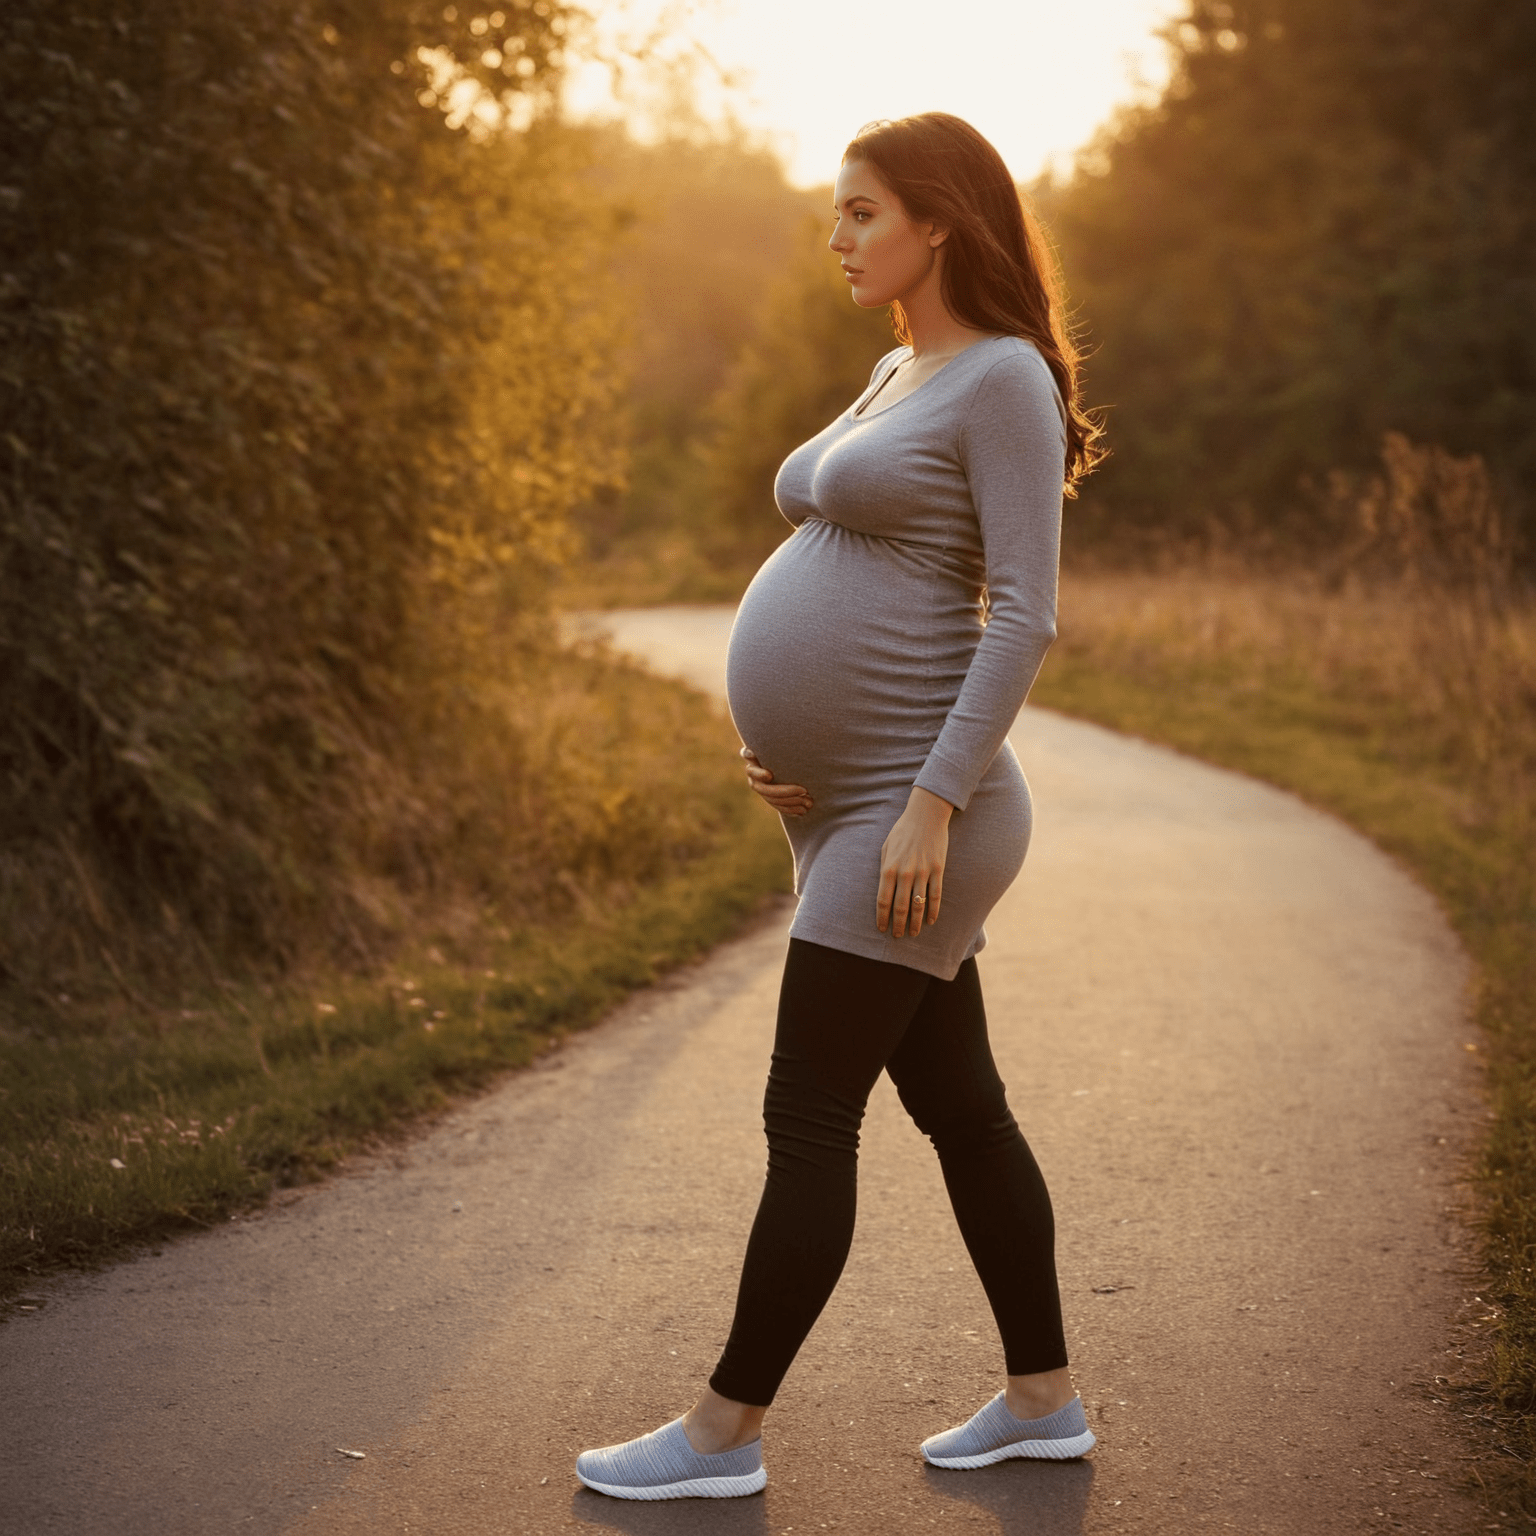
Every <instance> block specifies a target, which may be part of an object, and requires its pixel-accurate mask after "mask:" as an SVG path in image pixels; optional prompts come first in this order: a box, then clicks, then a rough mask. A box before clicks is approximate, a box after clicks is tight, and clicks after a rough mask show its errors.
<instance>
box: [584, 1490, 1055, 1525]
mask: <svg viewBox="0 0 1536 1536" xmlns="http://www.w3.org/2000/svg"><path fill="white" fill-rule="evenodd" d="M571 1518H572V1519H574V1520H579V1521H580V1522H581V1523H582V1524H583V1525H597V1526H603V1527H605V1528H606V1529H608V1530H610V1531H623V1532H625V1533H626V1536H692V1533H694V1532H698V1533H699V1536H768V1509H767V1505H766V1504H765V1503H764V1501H763V1499H762V1497H761V1496H757V1497H754V1498H746V1499H663V1500H659V1501H658V1502H656V1503H654V1504H642V1503H639V1502H634V1503H631V1502H630V1501H628V1500H626V1499H610V1498H608V1497H607V1496H606V1495H604V1494H601V1493H593V1492H591V1491H590V1490H589V1489H586V1488H580V1489H578V1490H577V1491H576V1493H575V1495H574V1496H573V1497H572V1499H571ZM1062 1529H1063V1530H1065V1529H1066V1527H1065V1526H1063V1527H1062Z"/></svg>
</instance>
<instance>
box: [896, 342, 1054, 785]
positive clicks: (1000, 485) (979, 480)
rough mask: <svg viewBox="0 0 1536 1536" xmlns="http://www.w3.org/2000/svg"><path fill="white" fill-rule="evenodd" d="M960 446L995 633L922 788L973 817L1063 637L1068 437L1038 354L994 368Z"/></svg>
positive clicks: (984, 642) (973, 668) (985, 635)
mask: <svg viewBox="0 0 1536 1536" xmlns="http://www.w3.org/2000/svg"><path fill="white" fill-rule="evenodd" d="M959 448H960V463H961V467H962V468H963V469H964V471H965V475H966V480H967V482H968V483H969V485H970V490H971V501H972V504H973V505H974V506H975V509H976V519H977V522H978V523H979V524H980V526H981V540H982V546H983V549H984V551H985V556H986V571H987V593H988V619H987V627H986V628H985V630H983V631H982V636H981V640H980V641H979V642H978V644H977V646H976V653H975V655H974V656H973V657H972V658H971V665H970V669H969V670H968V671H967V673H966V676H965V682H964V683H963V684H962V685H961V688H960V694H959V697H958V698H957V699H956V700H955V703H954V707H953V708H952V709H951V710H950V712H949V718H948V719H947V720H946V721H945V723H944V728H943V730H942V731H940V732H939V738H938V740H937V741H936V742H935V743H934V744H933V748H932V750H931V751H930V752H929V754H928V760H927V761H926V762H925V763H924V764H923V769H922V772H921V773H919V774H918V776H917V783H918V784H919V785H920V786H921V787H922V788H923V789H926V790H929V791H931V792H932V793H933V794H935V795H938V796H940V797H941V798H942V799H945V800H948V801H949V803H950V804H951V805H953V806H954V807H955V808H956V809H957V810H962V811H963V810H964V809H965V807H966V804H967V802H968V801H969V800H970V798H971V795H972V794H973V793H974V792H975V789H976V786H977V784H978V783H980V781H981V776H982V775H983V774H984V773H985V772H986V771H987V769H988V767H989V766H990V765H991V762H992V759H993V758H994V757H996V756H997V753H998V749H999V748H1000V747H1001V746H1002V744H1003V741H1004V738H1005V737H1006V736H1007V734H1008V729H1009V727H1010V726H1011V725H1012V724H1013V722H1014V720H1015V718H1016V717H1017V715H1018V713H1019V710H1020V709H1022V708H1023V706H1024V700H1025V697H1026V696H1027V695H1028V693H1029V690H1030V686H1031V685H1032V684H1033V683H1034V680H1035V674H1036V673H1037V672H1039V670H1040V663H1041V662H1042V661H1043V660H1044V659H1045V653H1046V650H1047V649H1048V648H1049V646H1050V644H1051V641H1052V640H1054V639H1055V638H1056V567H1057V559H1058V556H1059V553H1060V545H1061V493H1062V481H1063V477H1064V469H1065V460H1066V431H1065V427H1064V425H1063V417H1062V408H1061V401H1060V397H1059V396H1058V394H1057V393H1056V386H1055V381H1054V379H1053V378H1052V377H1051V372H1050V369H1049V368H1048V367H1047V366H1046V364H1045V361H1044V359H1043V358H1041V357H1040V356H1039V354H1038V353H1035V352H1033V351H1030V352H1017V353H1014V354H1012V355H1011V356H1008V357H1004V358H1000V359H999V360H998V361H997V362H996V363H994V364H993V365H992V367H991V368H989V369H988V370H987V372H986V374H985V376H984V377H983V378H982V379H981V380H980V381H979V383H978V385H977V388H976V393H975V394H974V395H973V396H972V397H971V401H970V405H969V407H968V408H967V411H966V414H965V416H964V418H963V420H962V423H961V427H960V439H959Z"/></svg>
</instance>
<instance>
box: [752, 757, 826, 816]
mask: <svg viewBox="0 0 1536 1536" xmlns="http://www.w3.org/2000/svg"><path fill="white" fill-rule="evenodd" d="M741 755H742V757H743V758H744V759H745V760H746V764H747V783H748V784H750V785H751V786H752V788H753V789H755V790H756V791H757V793H758V794H759V795H761V796H762V797H763V799H764V800H766V801H767V802H768V804H769V805H771V806H772V807H773V809H774V810H776V811H777V812H778V813H779V815H780V816H804V815H805V813H806V812H807V811H808V810H810V808H811V807H812V806H813V805H814V804H815V803H816V802H815V801H814V800H812V799H811V796H810V793H809V791H808V790H807V789H806V788H805V786H804V785H803V784H775V783H774V781H773V774H772V773H771V772H770V771H769V770H768V769H766V768H764V767H763V765H762V764H761V763H760V762H758V760H757V753H755V752H754V751H753V750H752V748H751V747H743V748H742V749H741Z"/></svg>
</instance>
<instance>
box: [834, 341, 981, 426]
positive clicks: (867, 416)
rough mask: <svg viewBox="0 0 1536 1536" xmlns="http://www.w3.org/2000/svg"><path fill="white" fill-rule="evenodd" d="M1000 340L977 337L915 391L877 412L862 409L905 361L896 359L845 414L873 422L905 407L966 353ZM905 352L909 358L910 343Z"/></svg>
mask: <svg viewBox="0 0 1536 1536" xmlns="http://www.w3.org/2000/svg"><path fill="white" fill-rule="evenodd" d="M1000 340H1002V334H1001V333H998V334H997V335H993V336H979V337H977V339H976V340H975V341H973V342H971V343H970V345H969V346H964V347H961V348H960V350H959V351H958V352H956V353H955V355H954V356H953V357H952V358H950V359H949V361H948V362H946V363H944V364H942V365H941V366H940V367H938V368H936V369H935V370H934V371H933V372H932V373H930V374H929V375H928V377H927V378H926V379H924V380H923V382H922V383H921V384H919V385H918V386H917V388H916V389H912V390H908V391H907V393H906V394H904V395H903V396H902V397H901V398H900V399H899V400H892V401H891V403H890V404H889V405H883V406H881V407H880V409H879V410H878V411H870V410H865V409H863V407H865V406H869V405H873V404H874V402H875V400H876V399H877V398H878V396H879V394H880V391H881V390H882V389H884V388H885V386H886V385H887V384H889V383H890V382H891V379H892V378H893V377H894V376H895V373H896V370H897V369H898V368H900V367H901V365H902V363H904V362H905V361H906V358H898V359H897V361H896V362H894V363H892V364H891V366H890V367H889V368H887V369H886V371H885V374H884V376H883V377H882V378H881V380H880V382H879V383H878V384H876V385H875V387H874V390H873V391H872V392H871V393H870V394H868V395H865V396H861V397H860V398H859V399H858V400H855V401H854V403H853V404H852V405H850V406H849V407H848V411H847V414H848V416H849V418H850V419H851V420H853V421H873V420H874V418H875V417H876V416H884V415H885V413H886V412H887V411H894V410H895V409H896V408H897V407H898V406H901V405H905V404H906V402H907V401H908V400H910V399H911V398H912V397H913V396H914V395H920V394H922V392H923V391H924V390H925V389H927V388H928V386H929V385H930V384H932V383H933V381H934V380H935V379H937V378H939V377H940V376H941V375H942V374H944V373H946V372H948V370H949V369H950V368H951V367H953V366H954V364H956V363H958V362H959V361H960V359H961V358H962V357H964V356H965V355H966V353H967V352H974V351H975V350H976V348H977V347H981V346H985V345H986V344H987V342H989V341H1000ZM907 352H908V355H909V356H910V355H911V343H910V342H908V343H907Z"/></svg>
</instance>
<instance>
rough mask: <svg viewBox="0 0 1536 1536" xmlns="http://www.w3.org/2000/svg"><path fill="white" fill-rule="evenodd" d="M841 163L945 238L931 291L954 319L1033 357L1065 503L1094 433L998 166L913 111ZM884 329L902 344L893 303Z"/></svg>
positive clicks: (1035, 227) (935, 116) (1055, 293)
mask: <svg viewBox="0 0 1536 1536" xmlns="http://www.w3.org/2000/svg"><path fill="white" fill-rule="evenodd" d="M843 158H844V159H845V160H865V161H868V162H869V164H870V165H872V166H873V167H874V169H875V172H876V174H877V175H878V176H879V177H880V180H881V181H882V182H884V183H885V185H886V186H887V187H889V188H890V190H891V191H892V192H894V193H895V194H896V196H897V197H898V198H900V199H901V204H902V207H903V208H905V209H906V212H907V216H908V218H911V219H914V220H921V221H922V222H923V223H925V224H929V223H931V224H937V225H938V226H939V227H940V228H942V229H947V230H948V231H949V238H948V239H947V240H946V242H945V245H944V251H945V255H944V276H943V288H942V290H941V292H942V294H943V297H944V302H945V304H946V305H948V307H949V311H950V313H951V314H952V315H954V317H955V318H956V319H957V320H959V321H960V322H961V323H962V324H964V325H970V326H975V327H976V329H977V330H982V331H994V332H996V333H998V334H1000V335H1004V336H1022V337H1024V338H1025V339H1026V340H1028V341H1032V342H1033V343H1034V344H1035V346H1036V347H1037V348H1038V349H1039V351H1040V355H1041V357H1043V358H1044V359H1045V361H1046V365H1047V366H1048V367H1049V368H1050V370H1051V374H1052V376H1053V377H1054V378H1055V380H1056V388H1057V390H1058V391H1060V394H1061V399H1062V404H1063V405H1065V407H1066V418H1067V423H1066V425H1067V465H1066V483H1065V486H1064V487H1063V489H1064V490H1065V491H1066V494H1067V495H1068V496H1072V495H1075V494H1076V486H1077V482H1078V481H1079V480H1081V479H1082V478H1083V476H1084V475H1086V474H1087V473H1088V472H1089V471H1090V470H1091V469H1092V468H1093V466H1094V465H1095V464H1097V463H1098V462H1099V460H1100V459H1102V458H1103V457H1104V452H1105V450H1104V447H1103V444H1102V443H1101V441H1100V439H1101V438H1102V437H1103V435H1104V428H1103V425H1102V424H1101V423H1100V421H1099V420H1098V417H1097V413H1095V412H1092V411H1089V410H1086V409H1085V408H1084V406H1083V403H1082V398H1081V389H1080V385H1079V380H1078V351H1077V347H1076V345H1075V343H1074V342H1073V340H1072V334H1071V332H1070V330H1069V329H1068V328H1067V323H1066V319H1065V316H1064V313H1063V305H1062V296H1061V282H1060V278H1059V277H1058V275H1057V271H1056V263H1055V261H1054V260H1053V259H1052V255H1051V252H1050V249H1049V248H1048V246H1047V245H1046V242H1045V236H1044V235H1043V234H1042V233H1041V230H1040V226H1039V224H1038V223H1037V222H1036V219H1035V216H1034V214H1033V213H1032V212H1031V211H1030V210H1029V209H1028V208H1027V207H1026V206H1025V205H1024V202H1023V199H1022V198H1021V197H1020V196H1019V189H1018V188H1017V187H1016V186H1015V185H1014V181H1013V178H1012V177H1011V176H1010V175H1009V174H1008V167H1007V166H1006V165H1004V164H1003V157H1002V156H1001V155H1000V154H998V152H997V151H996V150H995V149H993V147H992V146H991V145H990V144H989V143H988V142H987V141H986V140H985V139H984V138H983V137H982V136H981V135H980V134H979V133H977V131H976V130H975V129H974V128H972V127H971V125H970V124H969V123H968V122H966V121H965V120H964V119H963V118H959V117H952V116H951V115H950V114H949V113H948V112H923V113H920V114H919V115H918V116H916V117H903V118H900V119H898V120H897V121H895V122H877V123H870V124H868V125H867V126H866V127H864V128H861V129H860V130H859V132H858V136H857V137H856V138H855V139H854V140H853V142H852V143H851V144H850V145H849V146H848V148H847V149H846V150H844V151H843ZM891 323H892V324H893V326H894V327H895V330H896V337H897V340H898V341H903V342H909V341H911V339H912V334H911V331H910V330H909V329H908V327H907V317H906V315H905V314H904V313H903V312H902V308H901V305H900V304H893V305H892V306H891Z"/></svg>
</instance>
